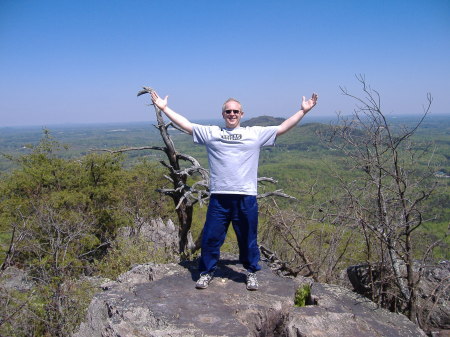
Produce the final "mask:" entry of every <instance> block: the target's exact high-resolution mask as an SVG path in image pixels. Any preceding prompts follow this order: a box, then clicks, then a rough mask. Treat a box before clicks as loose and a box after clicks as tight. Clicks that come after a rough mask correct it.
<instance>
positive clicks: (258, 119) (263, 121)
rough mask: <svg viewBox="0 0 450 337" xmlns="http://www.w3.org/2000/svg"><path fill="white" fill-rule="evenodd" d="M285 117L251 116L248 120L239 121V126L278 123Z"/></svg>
mask: <svg viewBox="0 0 450 337" xmlns="http://www.w3.org/2000/svg"><path fill="white" fill-rule="evenodd" d="M285 120H286V119H285V118H281V117H272V116H259V117H255V118H251V119H249V120H248V121H244V122H242V123H241V126H270V125H280V124H281V123H283V122H284V121H285Z"/></svg>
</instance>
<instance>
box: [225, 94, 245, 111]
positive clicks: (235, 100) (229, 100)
mask: <svg viewBox="0 0 450 337" xmlns="http://www.w3.org/2000/svg"><path fill="white" fill-rule="evenodd" d="M228 102H236V103H237V104H239V106H240V108H239V110H240V111H241V112H243V111H244V110H243V109H242V104H241V102H239V101H238V100H237V99H236V98H232V97H230V98H228V99H227V100H226V101H225V103H223V105H222V112H224V111H225V105H227V103H228Z"/></svg>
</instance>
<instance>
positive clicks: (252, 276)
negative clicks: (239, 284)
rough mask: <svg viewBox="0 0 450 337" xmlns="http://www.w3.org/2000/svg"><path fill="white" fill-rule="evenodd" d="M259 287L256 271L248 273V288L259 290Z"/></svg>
mask: <svg viewBox="0 0 450 337" xmlns="http://www.w3.org/2000/svg"><path fill="white" fill-rule="evenodd" d="M258 287H259V285H258V279H257V278H256V273H247V290H258Z"/></svg>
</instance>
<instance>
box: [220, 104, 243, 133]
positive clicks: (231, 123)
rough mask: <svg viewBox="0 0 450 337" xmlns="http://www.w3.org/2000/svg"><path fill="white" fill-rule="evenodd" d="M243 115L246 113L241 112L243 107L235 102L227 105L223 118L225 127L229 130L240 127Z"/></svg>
mask: <svg viewBox="0 0 450 337" xmlns="http://www.w3.org/2000/svg"><path fill="white" fill-rule="evenodd" d="M236 112H237V113H236ZM243 115H244V112H242V111H241V105H240V104H239V103H238V102H234V101H230V102H228V103H227V104H225V111H224V112H222V117H223V119H224V120H225V126H226V127H227V128H229V129H234V128H237V127H239V126H240V123H241V118H242V116H243Z"/></svg>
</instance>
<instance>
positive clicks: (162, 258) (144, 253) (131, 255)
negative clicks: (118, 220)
mask: <svg viewBox="0 0 450 337" xmlns="http://www.w3.org/2000/svg"><path fill="white" fill-rule="evenodd" d="M170 256H171V255H170V254H167V253H166V252H165V250H164V249H162V248H159V249H158V248H155V247H154V244H153V243H152V242H149V241H148V240H145V239H144V238H141V237H131V238H130V237H126V238H125V237H121V238H119V239H117V240H115V241H114V243H113V245H112V247H111V249H109V250H108V253H107V255H106V256H105V257H104V258H103V259H102V260H99V261H97V262H96V267H97V270H98V274H99V275H100V276H102V277H107V278H110V279H115V278H116V277H117V276H119V275H120V274H122V273H124V272H126V271H128V270H130V268H131V267H132V266H133V265H135V264H143V263H147V262H155V263H169V262H174V261H173V259H171V258H170Z"/></svg>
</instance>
